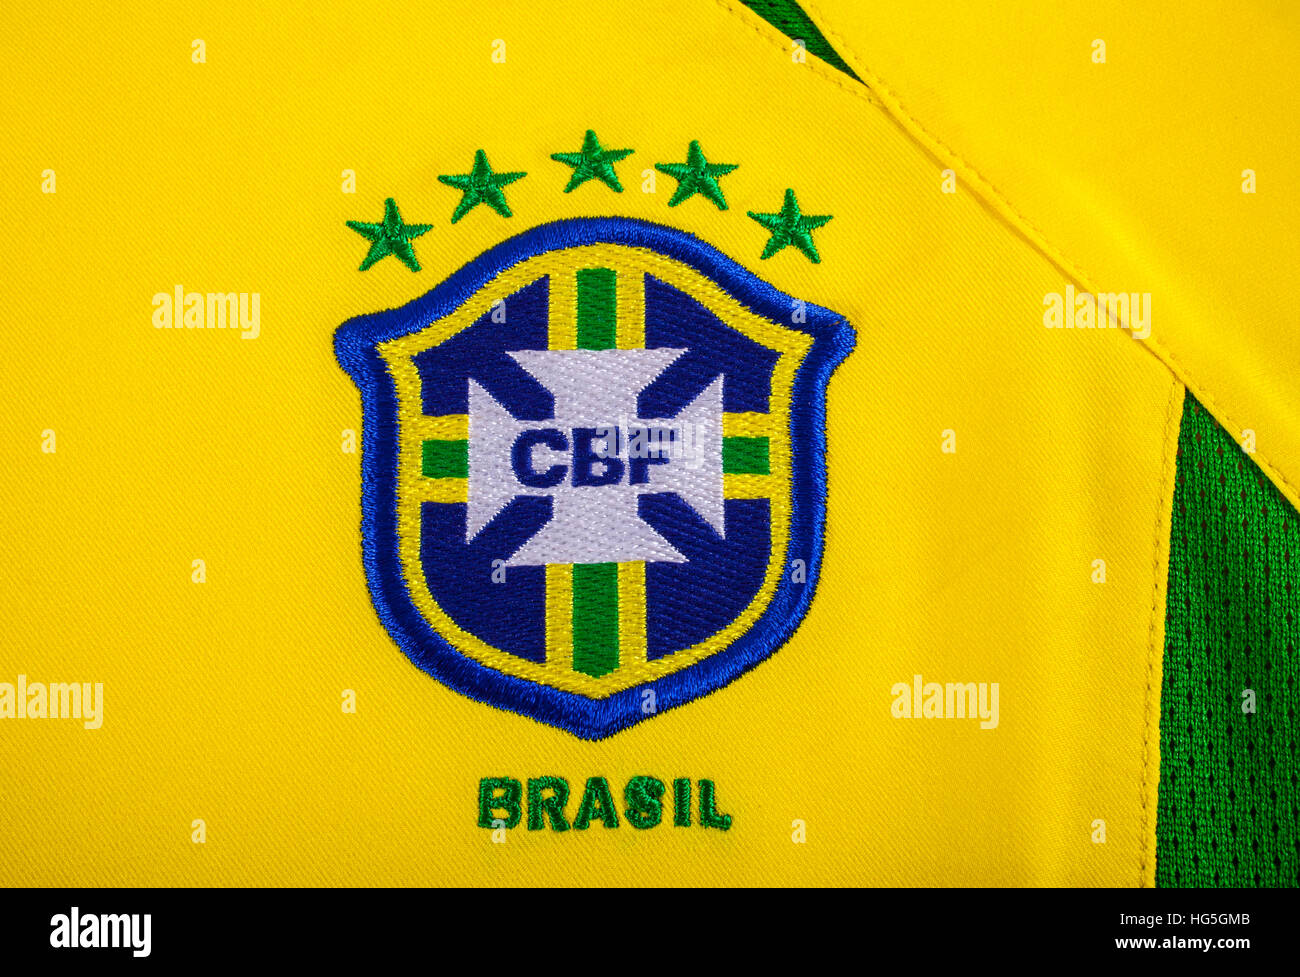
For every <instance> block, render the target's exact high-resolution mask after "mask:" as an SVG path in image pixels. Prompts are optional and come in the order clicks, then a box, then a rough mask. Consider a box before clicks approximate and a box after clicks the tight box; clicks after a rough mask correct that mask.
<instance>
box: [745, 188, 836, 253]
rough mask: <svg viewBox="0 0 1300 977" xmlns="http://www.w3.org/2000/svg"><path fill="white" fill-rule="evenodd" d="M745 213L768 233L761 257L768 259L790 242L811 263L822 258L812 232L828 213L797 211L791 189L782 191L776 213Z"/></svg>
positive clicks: (828, 218)
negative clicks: (805, 214)
mask: <svg viewBox="0 0 1300 977" xmlns="http://www.w3.org/2000/svg"><path fill="white" fill-rule="evenodd" d="M749 216H750V217H752V218H754V220H756V221H758V222H759V223H760V224H762V225H763V226H764V227H765V228H767V229H768V230H769V231H771V232H772V237H771V238H770V239H769V240H768V242H767V247H765V248H764V249H763V255H762V257H763V258H770V257H772V255H774V254H776V253H777V252H778V251H780V250H781V249H782V248H785V247H788V246H790V245H792V244H793V245H794V246H795V247H796V248H798V249H799V250H800V251H802V252H803V253H804V255H805V256H806V257H807V258H808V260H809V261H811V262H813V263H814V264H816V263H818V262H820V261H821V260H822V259H821V256H820V255H819V254H818V253H817V246H816V245H815V244H813V239H812V232H813V231H815V230H817V228H819V227H821V226H822V225H823V224H825V223H826V222H827V221H829V220H830V219H831V215H830V214H819V215H815V216H804V215H803V214H801V213H799V201H798V200H796V199H795V196H794V191H793V190H787V191H786V192H785V203H783V204H782V205H781V212H780V213H779V214H756V213H754V212H753V211H752V210H751V211H750V212H749Z"/></svg>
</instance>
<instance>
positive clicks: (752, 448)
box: [722, 437, 771, 475]
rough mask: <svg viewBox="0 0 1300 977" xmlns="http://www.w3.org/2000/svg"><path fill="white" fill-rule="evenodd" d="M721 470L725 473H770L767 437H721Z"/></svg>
mask: <svg viewBox="0 0 1300 977" xmlns="http://www.w3.org/2000/svg"><path fill="white" fill-rule="evenodd" d="M722 471H723V473H724V474H726V475H768V474H771V467H770V463H769V461H768V458H767V438H750V437H735V438H723V439H722Z"/></svg>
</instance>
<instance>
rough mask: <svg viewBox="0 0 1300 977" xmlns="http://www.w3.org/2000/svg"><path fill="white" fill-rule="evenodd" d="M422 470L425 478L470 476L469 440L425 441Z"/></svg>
mask: <svg viewBox="0 0 1300 977" xmlns="http://www.w3.org/2000/svg"><path fill="white" fill-rule="evenodd" d="M420 461H421V465H420V470H421V471H422V472H424V477H425V478H469V442H468V441H441V440H433V441H426V442H424V452H423V455H422V457H421V459H420Z"/></svg>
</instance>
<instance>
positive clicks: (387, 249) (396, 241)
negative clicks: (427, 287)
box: [348, 197, 433, 271]
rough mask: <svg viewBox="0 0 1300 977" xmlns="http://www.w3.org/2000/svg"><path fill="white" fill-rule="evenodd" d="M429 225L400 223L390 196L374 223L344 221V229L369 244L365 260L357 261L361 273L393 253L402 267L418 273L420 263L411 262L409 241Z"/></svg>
mask: <svg viewBox="0 0 1300 977" xmlns="http://www.w3.org/2000/svg"><path fill="white" fill-rule="evenodd" d="M432 226H433V225H432V224H403V223H402V215H401V214H400V213H398V211H397V204H396V202H395V201H394V200H393V198H392V197H389V198H388V199H387V200H385V201H384V219H383V221H382V222H381V223H378V224H366V223H364V222H363V221H348V227H350V228H352V230H354V231H356V232H357V233H358V234H360V235H361V236H362V237H364V238H367V239H368V240H369V241H370V250H369V251H367V252H366V260H365V261H363V262H361V271H365V270H366V269H367V268H369V267H370V266H371V265H373V264H374V263H375V262H376V261H378V260H379V259H380V258H386V257H388V256H389V255H390V254H395V255H397V257H399V258H401V259H402V264H404V265H406V267H407V268H410V269H411V271H419V270H420V263H419V262H418V261H416V260H415V250H414V249H413V248H412V247H411V239H412V238H417V237H419V236H420V235H421V234H423V233H424V232H425V231H427V230H428V229H429V228H430V227H432Z"/></svg>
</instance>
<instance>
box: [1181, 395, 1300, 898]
mask: <svg viewBox="0 0 1300 977" xmlns="http://www.w3.org/2000/svg"><path fill="white" fill-rule="evenodd" d="M1177 479H1178V480H1177V485H1176V488H1175V490H1174V509H1173V525H1172V533H1171V538H1170V554H1169V600H1168V610H1167V619H1166V627H1165V666H1164V688H1163V692H1162V698H1161V720H1160V753H1161V763H1160V801H1159V809H1158V815H1157V818H1158V820H1157V827H1156V883H1157V884H1158V885H1162V886H1290V885H1296V884H1298V883H1300V805H1298V804H1297V797H1300V781H1298V780H1297V775H1298V773H1300V764H1297V754H1296V741H1297V739H1298V738H1300V737H1298V736H1297V732H1298V731H1300V724H1298V723H1297V717H1296V692H1297V678H1298V673H1300V661H1298V660H1297V658H1296V645H1297V644H1300V640H1298V639H1300V628H1298V627H1297V616H1298V614H1300V586H1297V582H1298V581H1300V554H1298V553H1297V550H1300V519H1298V518H1297V514H1296V510H1295V509H1294V508H1293V507H1292V506H1291V505H1289V504H1288V503H1287V501H1286V500H1285V499H1284V498H1283V497H1282V496H1281V494H1280V493H1279V492H1278V490H1277V489H1276V488H1275V487H1274V486H1273V485H1272V484H1271V483H1270V482H1269V481H1268V480H1267V479H1266V478H1265V477H1264V476H1263V474H1261V473H1260V471H1259V469H1258V468H1256V467H1255V465H1254V463H1253V462H1252V461H1251V459H1250V456H1249V455H1247V454H1246V453H1245V452H1244V451H1242V449H1241V448H1240V447H1239V446H1238V445H1237V444H1236V443H1235V442H1234V440H1233V438H1232V436H1231V435H1230V434H1229V433H1228V432H1227V431H1225V430H1224V429H1223V428H1222V427H1220V426H1219V424H1218V423H1216V422H1215V420H1214V419H1213V418H1212V417H1211V416H1210V414H1209V413H1208V412H1207V411H1206V410H1205V408H1204V407H1202V406H1201V405H1200V404H1199V403H1197V401H1196V400H1195V398H1193V397H1192V396H1191V394H1188V395H1187V399H1186V401H1185V403H1184V405H1183V422H1182V429H1181V432H1180V434H1179V445H1178V476H1177ZM1248 690H1249V692H1248ZM1250 692H1253V699H1254V703H1253V708H1254V711H1253V712H1249V711H1247V710H1248V709H1249V708H1250V707H1251V704H1250V702H1249V701H1248V700H1249V698H1250Z"/></svg>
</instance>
